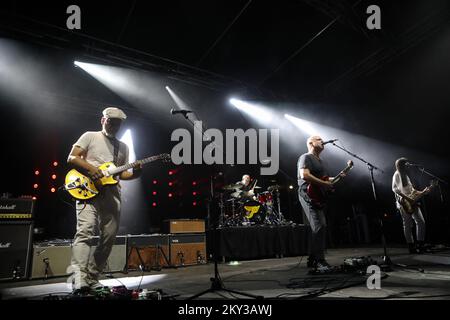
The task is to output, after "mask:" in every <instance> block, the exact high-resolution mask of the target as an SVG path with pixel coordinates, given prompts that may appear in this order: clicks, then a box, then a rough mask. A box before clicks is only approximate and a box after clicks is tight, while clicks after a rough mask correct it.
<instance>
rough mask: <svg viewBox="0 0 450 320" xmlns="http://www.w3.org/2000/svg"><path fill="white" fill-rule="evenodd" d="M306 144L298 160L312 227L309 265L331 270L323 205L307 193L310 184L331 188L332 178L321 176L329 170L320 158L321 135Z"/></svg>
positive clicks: (301, 196) (303, 198)
mask: <svg viewBox="0 0 450 320" xmlns="http://www.w3.org/2000/svg"><path fill="white" fill-rule="evenodd" d="M306 145H307V147H308V153H305V154H303V155H301V156H300V158H299V159H298V162H297V175H298V185H299V189H298V198H299V200H300V204H301V206H302V208H303V211H304V212H305V215H306V218H307V219H308V222H309V225H310V227H311V239H310V240H311V241H310V248H309V251H310V253H309V258H308V263H307V265H308V267H309V268H314V269H318V270H321V271H325V272H326V271H331V266H330V265H329V264H328V262H327V261H326V260H325V255H324V252H325V241H326V227H327V222H326V219H325V212H324V209H325V208H323V207H319V206H317V205H314V203H313V202H312V199H311V198H310V196H309V195H308V193H307V188H308V185H310V184H314V185H316V186H318V187H320V188H324V189H325V190H326V189H328V190H329V189H331V188H332V183H331V181H330V180H322V179H320V177H323V176H325V175H327V170H326V168H325V166H324V164H323V162H322V159H321V158H320V153H321V152H322V151H323V149H324V145H323V140H322V138H321V137H319V136H312V137H309V138H308V140H307V142H306Z"/></svg>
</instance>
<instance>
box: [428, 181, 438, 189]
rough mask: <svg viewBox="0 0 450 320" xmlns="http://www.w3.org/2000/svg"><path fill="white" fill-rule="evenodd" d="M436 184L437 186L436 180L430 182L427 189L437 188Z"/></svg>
mask: <svg viewBox="0 0 450 320" xmlns="http://www.w3.org/2000/svg"><path fill="white" fill-rule="evenodd" d="M438 184H439V181H437V180H436V179H434V180H431V182H430V186H429V188H430V189H432V188H434V187H437V186H438Z"/></svg>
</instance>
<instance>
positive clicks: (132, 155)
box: [119, 129, 136, 163]
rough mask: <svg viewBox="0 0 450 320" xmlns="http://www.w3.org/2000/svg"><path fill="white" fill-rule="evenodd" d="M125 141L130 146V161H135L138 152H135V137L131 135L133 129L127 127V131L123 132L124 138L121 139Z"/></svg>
mask: <svg viewBox="0 0 450 320" xmlns="http://www.w3.org/2000/svg"><path fill="white" fill-rule="evenodd" d="M119 140H120V141H122V142H123V143H125V144H126V145H127V146H128V161H129V162H130V163H131V162H135V161H136V153H135V152H134V143H133V137H132V135H131V130H130V129H127V130H126V131H125V133H124V134H123V136H122V138H120V139H119Z"/></svg>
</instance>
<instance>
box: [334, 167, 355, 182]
mask: <svg viewBox="0 0 450 320" xmlns="http://www.w3.org/2000/svg"><path fill="white" fill-rule="evenodd" d="M351 168H352V166H348V167H346V168H345V169H344V170H342V171H341V172H339V173H338V174H337V175H336V176H335V177H333V182H332V184H335V183H337V182H339V180H341V179H342V174H345V173H347V172H349V171H350V169H351Z"/></svg>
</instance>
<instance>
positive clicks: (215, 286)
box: [171, 109, 264, 300]
mask: <svg viewBox="0 0 450 320" xmlns="http://www.w3.org/2000/svg"><path fill="white" fill-rule="evenodd" d="M171 113H172V114H177V113H179V114H183V116H184V118H185V119H186V120H187V121H188V122H189V123H190V124H191V125H192V126H193V127H194V131H195V129H196V126H195V123H194V121H192V120H191V119H189V117H188V113H193V112H192V111H187V110H179V111H174V109H172V111H171ZM201 129H202V132H201V133H202V138H203V137H205V140H206V141H210V140H211V139H210V137H208V136H207V135H206V134H205V130H203V129H204V128H201ZM194 134H195V133H194ZM213 143H214V142H213ZM215 146H216V147H217V145H215ZM224 156H225V154H224ZM214 167H215V166H213V165H212V166H211V175H210V184H211V185H210V198H209V199H208V202H207V203H208V204H207V212H208V219H209V221H208V222H209V223H208V224H209V226H210V230H211V226H212V230H211V240H212V243H213V259H214V278H210V280H211V287H210V288H209V289H207V290H204V291H202V292H200V293H197V294H195V295H193V296H192V297H189V298H188V300H192V299H195V298H198V297H200V296H203V295H205V294H207V293H211V292H216V291H225V292H229V293H234V294H238V295H241V296H244V297H248V298H254V299H263V298H264V297H262V296H255V295H252V294H249V293H245V292H240V291H236V290H231V289H227V288H225V287H224V285H223V282H222V279H221V278H220V275H219V266H218V261H217V260H218V257H217V256H218V252H219V251H218V242H219V241H218V235H217V233H218V232H217V224H218V222H219V219H220V216H219V215H220V213H219V215H217V214H216V216H215V219H212V218H211V204H212V203H214V201H215V199H216V196H215V192H214V179H215V178H216V175H215V168H214ZM215 207H216V208H218V206H215ZM218 216H219V218H217V217H218Z"/></svg>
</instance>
